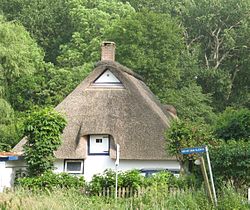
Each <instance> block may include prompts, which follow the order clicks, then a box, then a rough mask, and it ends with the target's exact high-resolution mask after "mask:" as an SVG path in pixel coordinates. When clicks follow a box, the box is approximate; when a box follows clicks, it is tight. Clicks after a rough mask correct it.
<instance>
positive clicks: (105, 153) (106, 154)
mask: <svg viewBox="0 0 250 210" xmlns="http://www.w3.org/2000/svg"><path fill="white" fill-rule="evenodd" d="M91 136H107V137H108V151H107V152H102V153H98V152H90V137H91ZM100 138H101V137H100ZM100 138H99V137H98V139H100ZM101 139H102V143H103V137H102V138H101ZM96 144H99V143H97V142H96ZM109 154H110V135H109V134H91V135H88V155H103V156H109Z"/></svg>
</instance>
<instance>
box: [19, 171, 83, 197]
mask: <svg viewBox="0 0 250 210" xmlns="http://www.w3.org/2000/svg"><path fill="white" fill-rule="evenodd" d="M15 187H17V188H20V187H22V188H24V189H27V190H31V191H34V192H38V191H51V190H54V189H59V188H63V189H75V190H83V189H84V188H85V181H84V178H83V177H82V176H81V177H77V176H72V175H70V174H68V173H60V174H55V173H53V172H50V171H48V172H45V173H43V174H42V175H41V176H36V177H23V178H18V179H16V182H15Z"/></svg>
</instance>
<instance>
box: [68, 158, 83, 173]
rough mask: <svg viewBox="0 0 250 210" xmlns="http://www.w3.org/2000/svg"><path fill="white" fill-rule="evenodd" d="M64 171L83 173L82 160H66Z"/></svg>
mask: <svg viewBox="0 0 250 210" xmlns="http://www.w3.org/2000/svg"><path fill="white" fill-rule="evenodd" d="M65 171H66V172H68V173H72V174H80V173H83V161H82V160H66V161H65Z"/></svg>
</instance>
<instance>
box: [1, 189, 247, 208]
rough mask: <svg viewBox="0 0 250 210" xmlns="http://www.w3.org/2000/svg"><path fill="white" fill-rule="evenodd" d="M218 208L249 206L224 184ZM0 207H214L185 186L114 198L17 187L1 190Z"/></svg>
mask: <svg viewBox="0 0 250 210" xmlns="http://www.w3.org/2000/svg"><path fill="white" fill-rule="evenodd" d="M218 200H219V202H218V209H220V210H230V209H234V210H247V209H250V206H249V205H248V204H247V201H246V198H244V197H243V196H241V195H240V194H237V193H236V192H235V191H234V190H233V189H232V188H225V189H223V190H222V191H221V196H219V198H218ZM0 209H1V210H5V209H11V210H12V209H13V210H15V209H18V210H30V209H32V210H33V209H34V210H45V209H55V210H57V209H58V210H59V209H60V210H68V209H70V210H72V209H76V210H78V209H97V210H98V209H101V210H106V209H107V210H109V209H117V210H118V209H119V210H123V209H124V210H125V209H131V210H132V209H150V210H151V209H152V210H154V209H155V210H156V209H157V210H158V209H167V210H176V209H177V210H178V209H180V210H182V209H183V210H184V209H185V210H186V209H190V210H193V209H194V210H196V209H197V210H199V209H202V210H211V209H215V208H214V207H213V205H211V204H210V203H209V202H208V201H207V197H206V195H205V192H204V190H203V189H201V190H195V191H190V190H185V191H179V192H178V193H171V192H165V191H162V192H161V191H160V190H156V189H152V190H150V191H148V192H146V193H145V194H143V195H142V196H139V197H136V198H118V200H117V201H115V199H114V198H106V197H98V196H87V195H85V194H83V193H81V192H79V191H77V190H74V189H58V190H53V191H52V192H50V191H37V192H31V191H29V190H25V189H17V190H15V191H9V192H5V193H2V194H0Z"/></svg>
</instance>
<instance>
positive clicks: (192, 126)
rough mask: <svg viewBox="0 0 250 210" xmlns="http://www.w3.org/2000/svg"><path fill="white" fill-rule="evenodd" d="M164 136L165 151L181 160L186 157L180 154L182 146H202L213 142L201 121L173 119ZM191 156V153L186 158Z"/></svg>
mask: <svg viewBox="0 0 250 210" xmlns="http://www.w3.org/2000/svg"><path fill="white" fill-rule="evenodd" d="M165 137H166V144H167V148H166V149H167V152H168V153H169V154H170V155H175V156H176V157H177V158H178V159H179V160H182V161H183V160H185V159H186V158H185V157H187V156H183V155H181V154H180V150H181V149H182V148H188V147H197V146H203V145H207V144H212V143H213V142H214V138H213V136H212V133H211V131H209V127H208V126H207V125H205V124H203V123H202V122H191V121H190V120H176V121H174V122H173V123H172V125H171V127H170V129H168V130H167V131H166V134H165ZM192 158H193V155H189V156H188V157H187V159H192Z"/></svg>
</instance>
